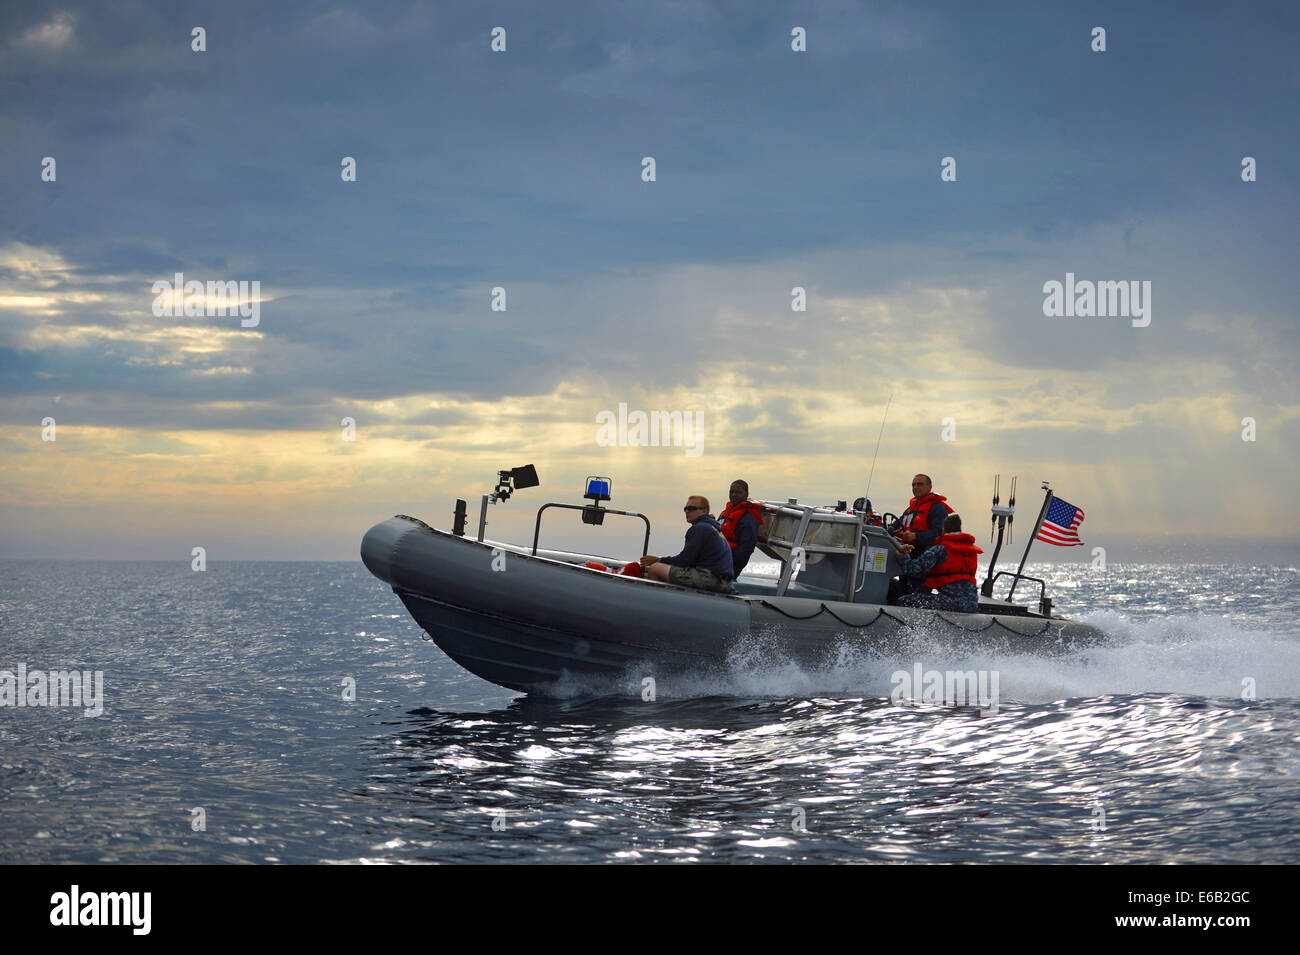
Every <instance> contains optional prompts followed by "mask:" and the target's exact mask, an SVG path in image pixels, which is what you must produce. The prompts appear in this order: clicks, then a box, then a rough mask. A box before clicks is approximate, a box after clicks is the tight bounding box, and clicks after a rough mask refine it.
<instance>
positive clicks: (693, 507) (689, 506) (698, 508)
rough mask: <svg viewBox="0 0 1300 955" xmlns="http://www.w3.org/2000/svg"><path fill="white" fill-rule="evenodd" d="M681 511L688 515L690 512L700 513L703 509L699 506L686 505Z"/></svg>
mask: <svg viewBox="0 0 1300 955" xmlns="http://www.w3.org/2000/svg"><path fill="white" fill-rule="evenodd" d="M682 510H683V511H685V512H686V513H688V514H689V513H690V512H691V511H702V510H704V508H702V507H700V506H699V505H691V504H687V505H686V506H685V507H683V508H682Z"/></svg>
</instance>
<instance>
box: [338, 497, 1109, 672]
mask: <svg viewBox="0 0 1300 955" xmlns="http://www.w3.org/2000/svg"><path fill="white" fill-rule="evenodd" d="M502 473H503V475H504V474H509V473H510V472H502ZM605 490H606V494H605V495H604V498H603V499H606V500H607V499H608V495H607V485H606V488H605ZM498 493H500V486H499V487H498ZM506 496H508V493H507V495H506ZM587 496H588V497H589V498H591V497H592V496H593V495H592V494H591V493H590V492H589V493H588V495H587ZM458 504H460V508H459V510H458V515H457V526H456V530H457V531H460V532H461V533H455V532H452V533H448V532H446V531H440V530H437V529H435V528H432V527H430V526H429V525H427V524H425V523H424V522H423V521H420V520H417V519H415V518H412V517H406V516H402V515H399V516H397V517H393V518H390V519H389V520H386V521H384V522H382V523H380V524H377V525H375V526H374V527H372V528H371V529H370V530H369V531H368V532H367V533H366V535H365V538H364V539H363V541H362V544H361V558H362V560H363V562H364V563H365V565H366V567H367V568H368V569H369V570H370V572H371V573H373V574H374V575H375V576H376V577H378V578H379V579H380V580H382V581H384V582H385V583H387V584H389V585H390V586H391V587H392V588H393V591H394V592H395V593H396V594H397V595H398V597H400V598H401V600H402V602H403V603H404V604H405V605H406V608H407V610H409V611H410V613H411V615H412V616H413V617H414V618H415V620H416V622H417V623H419V625H420V626H421V627H422V628H423V629H424V630H425V631H426V632H427V633H428V634H429V636H430V637H431V638H432V639H433V641H434V642H435V643H436V644H437V645H438V647H440V648H441V649H442V650H443V652H444V653H446V654H447V656H449V657H450V658H451V659H453V660H455V661H456V662H457V663H459V664H460V665H461V666H463V667H464V668H465V669H467V670H469V671H470V672H471V673H474V674H476V675H477V676H480V677H482V678H483V679H485V680H489V681H491V682H492V683H496V684H498V685H500V686H504V687H508V688H510V689H513V690H522V691H530V692H541V693H545V692H547V690H548V689H556V688H557V687H560V686H565V685H568V686H570V687H572V686H574V685H576V686H577V687H578V688H579V690H581V688H582V686H583V684H584V681H585V680H588V679H589V678H600V679H601V680H603V681H605V683H606V685H607V686H610V685H612V684H610V683H609V682H608V681H609V680H610V679H612V680H613V681H615V682H618V681H628V680H635V681H637V685H640V681H641V680H642V679H644V678H645V677H647V676H653V677H655V678H656V680H662V679H664V678H670V677H671V676H673V675H677V674H684V675H691V676H703V677H707V676H710V675H713V674H719V675H720V674H725V673H726V672H727V671H728V670H730V669H731V668H733V667H736V666H743V665H746V663H745V661H750V662H752V661H754V660H755V659H756V658H758V659H762V660H765V661H772V660H778V661H780V660H788V661H790V662H793V663H796V664H798V665H800V666H802V667H806V668H811V667H823V666H833V665H834V662H835V660H837V659H840V658H842V654H843V653H844V652H845V651H846V650H847V651H850V652H861V651H863V650H866V651H869V652H879V653H882V654H886V653H887V654H897V653H899V652H903V651H906V650H907V649H908V648H909V647H918V646H919V647H933V646H934V645H935V644H936V643H939V644H941V645H942V646H944V647H948V648H952V649H957V650H961V649H970V650H975V649H987V650H992V651H999V652H1026V653H1049V654H1050V653H1060V652H1068V651H1070V650H1072V649H1075V648H1076V647H1079V646H1085V645H1090V644H1095V643H1098V642H1101V641H1102V640H1104V634H1103V633H1102V632H1101V631H1100V630H1098V629H1097V628H1096V627H1093V626H1091V625H1089V624H1085V623H1079V622H1075V621H1070V620H1066V619H1063V618H1059V617H1053V616H1051V612H1050V611H1051V605H1050V602H1049V601H1048V600H1047V599H1046V598H1045V597H1043V598H1042V599H1040V607H1039V611H1038V612H1034V611H1031V610H1029V609H1028V608H1026V607H1022V606H1018V605H1014V604H1012V603H1010V602H1009V601H1005V600H994V599H992V598H991V597H989V596H985V597H983V598H982V599H981V602H980V612H979V613H969V614H968V613H955V612H944V611H932V610H918V609H911V608H905V607H895V606H888V605H887V604H886V599H887V592H888V584H889V579H890V578H891V577H893V576H896V575H897V574H898V565H897V551H896V547H895V545H894V543H893V539H892V538H891V537H890V535H889V534H888V533H887V532H886V531H885V530H884V528H882V527H879V526H873V525H871V524H869V523H867V521H866V515H864V514H862V513H854V512H852V511H847V510H836V509H833V508H823V507H809V506H805V505H799V504H798V503H797V502H793V501H791V502H785V503H777V502H762V508H763V525H762V528H761V530H760V539H759V549H760V550H761V551H762V552H763V553H764V554H766V555H767V556H768V557H770V558H772V559H774V560H777V561H779V562H780V565H781V573H780V574H779V575H777V576H775V577H763V576H750V575H749V574H746V575H744V576H742V577H741V578H739V579H738V580H737V581H736V593H735V594H734V595H724V594H716V593H706V592H703V591H699V590H693V589H689V588H685V587H679V586H675V585H673V584H666V583H659V582H656V581H650V580H643V579H640V578H633V577H628V576H622V575H619V574H617V573H611V572H609V571H610V570H613V569H617V568H618V567H619V566H620V564H621V562H619V561H611V560H609V559H608V558H601V557H596V556H593V555H588V554H575V553H570V552H564V551H555V550H543V549H539V548H538V546H537V538H538V535H539V534H540V526H541V517H542V512H543V511H545V510H546V509H547V508H553V507H561V508H571V509H576V510H582V511H583V512H584V515H583V519H584V521H585V522H586V523H589V524H599V523H602V522H603V518H604V516H605V515H606V514H622V515H627V516H630V517H636V518H640V519H641V520H643V521H645V522H646V545H647V546H648V543H649V521H648V520H647V519H646V518H645V517H644V515H641V514H635V513H632V512H627V511H615V510H611V509H609V508H602V507H600V497H599V496H597V498H596V499H595V503H594V504H589V505H585V506H584V505H572V504H547V505H544V506H543V507H542V508H541V509H540V510H539V512H538V516H537V530H536V531H535V534H534V541H533V546H532V547H531V548H529V547H524V546H517V545H512V544H506V543H500V542H493V541H489V540H483V539H482V529H483V523H484V522H483V521H482V520H481V521H480V539H478V540H475V539H470V538H466V537H464V536H463V525H464V505H463V502H458ZM485 511H486V507H485ZM999 543H1000V541H999ZM995 560H996V553H995ZM591 565H596V566H594V567H593V566H591ZM1013 576H1015V577H1017V578H1021V579H1030V580H1033V579H1034V578H1025V577H1024V576H1023V575H1021V574H1019V572H1017V574H1016V575H1013ZM992 579H993V578H992V576H990V582H991V581H992ZM1038 583H1039V584H1040V585H1041V584H1042V582H1041V581H1038ZM986 588H988V584H987V583H986ZM593 685H594V684H593ZM606 692H610V690H606Z"/></svg>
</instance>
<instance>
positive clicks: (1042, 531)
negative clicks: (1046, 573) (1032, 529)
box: [1037, 497, 1083, 547]
mask: <svg viewBox="0 0 1300 955" xmlns="http://www.w3.org/2000/svg"><path fill="white" fill-rule="evenodd" d="M1082 523H1083V511H1081V510H1079V508H1077V507H1075V506H1074V505H1073V504H1070V503H1068V502H1066V501H1063V500H1061V499H1060V498H1059V497H1054V498H1052V503H1051V504H1049V505H1047V513H1046V514H1045V515H1043V526H1042V527H1040V528H1039V529H1038V538H1037V539H1038V540H1040V541H1047V543H1049V544H1055V545H1056V546H1057V547H1082V546H1083V541H1081V540H1079V525H1080V524H1082Z"/></svg>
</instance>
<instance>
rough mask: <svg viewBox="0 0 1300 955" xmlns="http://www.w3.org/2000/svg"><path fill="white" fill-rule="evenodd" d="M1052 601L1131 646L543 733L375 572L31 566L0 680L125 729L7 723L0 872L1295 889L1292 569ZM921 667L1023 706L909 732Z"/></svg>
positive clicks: (606, 709)
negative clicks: (989, 869)
mask: <svg viewBox="0 0 1300 955" xmlns="http://www.w3.org/2000/svg"><path fill="white" fill-rule="evenodd" d="M1034 572H1035V573H1038V574H1039V575H1040V576H1046V577H1047V579H1048V583H1049V588H1050V590H1051V591H1052V592H1054V594H1055V596H1056V601H1057V603H1056V606H1057V612H1059V613H1061V614H1064V615H1068V616H1074V617H1079V618H1082V619H1084V620H1088V621H1090V622H1092V623H1095V624H1097V625H1098V626H1100V627H1102V628H1103V629H1104V630H1105V631H1106V632H1107V633H1108V634H1109V635H1110V642H1109V643H1108V644H1107V645H1106V646H1104V647H1101V648H1094V649H1089V650H1086V651H1081V652H1077V653H1075V654H1073V655H1069V656H1065V657H1055V658H1036V657H1023V656H996V655H992V654H984V655H981V654H975V655H969V654H967V655H965V656H963V657H957V656H955V655H954V656H951V657H948V658H945V657H944V656H943V654H942V653H940V652H936V654H935V655H934V656H933V657H930V658H927V659H925V660H923V661H917V660H913V659H910V658H909V659H907V660H902V659H900V660H887V659H878V658H868V657H865V656H864V657H863V658H862V659H860V660H856V661H855V660H853V659H847V660H845V661H844V662H843V665H842V666H838V667H836V668H834V669H831V670H826V671H819V672H805V671H802V670H800V669H798V668H796V667H792V666H789V665H782V664H780V663H779V662H772V663H769V664H763V665H754V666H752V667H748V668H745V669H742V670H737V671H736V672H735V673H734V674H733V675H732V677H731V678H730V679H729V680H726V681H721V682H716V683H710V684H701V685H699V686H696V687H692V688H691V689H690V690H689V691H687V695H673V694H671V693H668V692H661V693H660V694H659V695H658V696H657V698H656V699H655V700H654V701H653V702H646V701H643V700H642V698H641V696H640V695H639V693H638V692H637V691H638V690H639V689H640V687H639V686H637V687H631V688H629V689H628V691H627V692H626V694H625V695H624V696H622V697H621V698H617V697H616V698H612V699H610V698H604V699H596V700H593V699H582V698H573V699H567V700H560V701H539V700H534V699H530V698H528V697H525V696H522V695H520V694H516V693H513V692H511V691H508V690H504V689H501V688H498V687H496V686H493V685H491V684H488V683H485V682H483V681H481V680H479V679H478V678H477V677H474V676H472V675H470V674H469V673H467V672H465V671H463V670H462V669H460V668H459V667H458V666H457V665H456V664H454V663H452V662H451V661H449V660H448V659H447V658H446V657H444V656H443V655H442V653H441V652H440V651H439V650H438V649H437V648H436V647H435V646H434V645H433V644H432V643H430V642H428V641H426V640H423V639H421V631H420V630H419V628H418V627H417V626H416V624H415V623H414V622H413V621H412V620H411V619H410V618H409V617H408V616H407V613H406V611H405V609H404V608H403V607H402V605H401V603H400V602H399V601H398V599H397V597H396V596H394V594H393V593H392V592H391V591H390V590H389V589H388V588H387V587H386V586H385V585H384V584H382V583H381V582H380V581H378V580H376V579H375V578H373V577H372V576H371V575H370V574H369V573H368V572H367V571H366V570H365V568H364V567H363V566H362V565H361V563H360V562H353V563H257V562H248V563H224V564H223V563H211V564H209V565H208V569H207V570H206V571H204V572H194V571H192V570H191V569H190V565H189V564H188V563H186V562H177V563H135V562H77V561H66V562H61V561H53V562H32V561H17V562H15V561H9V562H3V563H0V671H6V670H7V671H10V672H16V670H17V668H18V667H19V666H20V665H22V666H25V667H26V668H27V670H28V671H29V672H31V671H38V670H39V671H51V670H59V669H68V670H70V669H77V670H86V671H101V672H102V679H103V698H102V714H101V715H98V716H94V715H86V708H85V707H81V708H78V707H72V706H51V705H45V706H24V707H17V706H9V705H6V706H4V707H3V708H0V861H3V862H6V863H69V862H73V863H175V862H190V863H277V862H283V863H367V862H374V863H426V862H433V863H455V862H479V863H482V862H512V863H563V862H575V863H578V862H581V863H605V862H694V863H703V862H796V861H797V862H805V861H806V862H821V863H840V862H931V863H933V862H1006V863H1017V862H1060V863H1103V864H1116V863H1246V864H1254V863H1295V862H1300V748H1298V747H1297V745H1296V742H1297V739H1300V626H1298V625H1297V621H1298V620H1300V597H1298V596H1297V595H1298V594H1300V580H1298V579H1297V569H1296V568H1295V567H1290V566H1257V567H1252V566H1244V565H1233V566H1227V565H1217V566H1186V565H1178V566H1172V565H1170V566H1164V565H1128V566H1124V565H1116V564H1111V565H1110V567H1109V569H1108V570H1107V571H1106V572H1100V571H1095V570H1092V569H1091V568H1090V567H1088V566H1087V565H1085V566H1082V567H1079V566H1057V567H1053V566H1050V565H1046V564H1043V565H1038V566H1037V567H1036V569H1035V570H1034ZM917 662H921V663H923V664H924V666H925V667H926V668H927V669H929V668H936V669H940V670H942V669H947V668H953V669H962V670H966V669H977V670H992V671H996V672H997V673H998V674H999V692H1000V697H1001V703H1000V706H999V707H998V708H997V710H996V712H995V713H991V714H990V713H987V712H985V713H981V711H980V710H979V709H978V708H975V707H971V706H958V705H951V704H949V703H944V702H932V703H909V702H901V703H895V702H892V701H891V699H890V692H891V687H892V684H891V673H893V672H895V671H897V670H899V669H911V668H912V667H913V665H914V664H915V663H917ZM350 686H354V687H355V691H354V692H355V699H354V700H348V699H345V695H346V694H348V693H349V692H351V691H350V689H349V688H350ZM680 692H681V691H680V689H679V694H680Z"/></svg>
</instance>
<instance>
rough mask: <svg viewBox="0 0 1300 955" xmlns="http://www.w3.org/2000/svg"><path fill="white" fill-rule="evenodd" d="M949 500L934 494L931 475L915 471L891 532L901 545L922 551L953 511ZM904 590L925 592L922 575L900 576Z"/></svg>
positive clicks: (936, 537) (933, 540)
mask: <svg viewBox="0 0 1300 955" xmlns="http://www.w3.org/2000/svg"><path fill="white" fill-rule="evenodd" d="M947 501H948V499H947V498H946V497H944V496H943V495H942V494H935V493H934V485H933V484H932V483H931V482H930V475H928V474H918V475H916V477H914V478H912V499H911V500H910V501H908V502H907V510H905V511H904V512H903V516H902V517H901V518H899V519H898V523H897V524H895V525H894V526H893V527H891V528H890V529H889V530H890V533H892V534H893V535H894V536H895V537H897V538H898V539H899V541H901V542H902V543H904V544H911V545H912V553H914V554H918V555H919V554H923V553H924V552H925V550H926V548H928V547H931V546H933V545H934V542H935V541H936V540H938V538H939V535H940V534H941V533H942V528H943V519H944V518H945V517H947V516H948V515H949V514H951V513H952V508H951V507H949V506H948V504H947ZM902 584H903V590H904V591H908V590H911V591H924V590H925V575H924V574H920V575H914V576H908V575H907V574H904V575H903V580H902Z"/></svg>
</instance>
